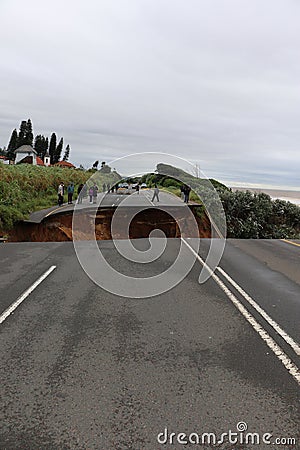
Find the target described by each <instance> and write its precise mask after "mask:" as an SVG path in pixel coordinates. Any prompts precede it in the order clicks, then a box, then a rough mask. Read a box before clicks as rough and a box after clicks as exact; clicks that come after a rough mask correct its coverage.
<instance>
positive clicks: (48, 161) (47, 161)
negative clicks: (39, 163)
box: [44, 152, 50, 167]
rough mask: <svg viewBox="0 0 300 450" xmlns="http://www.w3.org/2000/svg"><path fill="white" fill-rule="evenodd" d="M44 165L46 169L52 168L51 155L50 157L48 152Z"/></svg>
mask: <svg viewBox="0 0 300 450" xmlns="http://www.w3.org/2000/svg"><path fill="white" fill-rule="evenodd" d="M44 165H45V166H46V167H49V166H50V155H49V153H48V152H47V153H46V154H45V156H44Z"/></svg>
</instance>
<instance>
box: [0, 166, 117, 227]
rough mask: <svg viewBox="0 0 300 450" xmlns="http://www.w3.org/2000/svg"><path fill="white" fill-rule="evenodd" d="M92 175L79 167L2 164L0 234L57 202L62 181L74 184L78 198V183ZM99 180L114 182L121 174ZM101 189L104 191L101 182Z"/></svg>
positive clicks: (105, 175) (66, 183)
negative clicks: (33, 213)
mask: <svg viewBox="0 0 300 450" xmlns="http://www.w3.org/2000/svg"><path fill="white" fill-rule="evenodd" d="M98 173H99V172H98ZM92 174H93V172H91V171H83V170H79V169H77V170H74V169H65V168H60V167H39V166H32V165H28V164H20V165H3V164H1V163H0V233H1V234H6V233H7V232H9V230H11V229H12V228H13V226H14V224H15V223H16V222H18V221H20V220H24V219H26V218H28V216H29V214H30V213H31V212H33V211H38V210H40V209H44V208H49V207H51V206H54V205H56V204H57V188H58V185H59V183H60V182H61V181H63V182H64V185H65V186H67V185H68V184H69V183H71V182H73V183H74V185H75V195H74V198H76V197H77V195H76V193H77V187H78V185H79V184H80V183H85V182H86V181H87V180H88V179H89V178H90V177H91V175H92ZM99 179H100V180H101V182H105V183H109V182H110V183H111V184H112V183H114V182H115V181H117V179H118V175H117V174H115V173H111V174H103V175H101V177H100V178H99ZM97 181H98V180H97ZM99 184H100V183H99ZM99 190H100V191H101V190H102V186H101V185H99ZM65 201H66V195H65Z"/></svg>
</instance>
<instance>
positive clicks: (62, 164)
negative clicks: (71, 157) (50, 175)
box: [53, 161, 75, 169]
mask: <svg viewBox="0 0 300 450" xmlns="http://www.w3.org/2000/svg"><path fill="white" fill-rule="evenodd" d="M53 165H54V166H58V167H66V168H68V169H75V166H74V165H73V164H72V163H70V162H68V161H58V162H57V163H55V164H53Z"/></svg>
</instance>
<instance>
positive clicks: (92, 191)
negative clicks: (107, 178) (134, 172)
mask: <svg viewBox="0 0 300 450" xmlns="http://www.w3.org/2000/svg"><path fill="white" fill-rule="evenodd" d="M102 189H103V192H105V191H108V192H109V191H112V192H113V189H116V190H117V187H116V186H114V187H112V188H111V187H110V185H109V184H107V185H105V183H104V184H103V186H102ZM136 189H137V193H139V186H138V188H136ZM74 190H75V187H74V183H72V182H71V183H69V185H68V186H67V194H68V204H69V205H71V204H72V203H73V195H74ZM98 191H99V189H98V186H97V185H96V184H95V183H94V185H93V186H91V187H90V188H89V189H88V187H87V186H86V184H83V183H81V184H80V185H79V186H78V189H77V195H78V199H77V202H78V203H82V200H83V198H84V197H87V195H88V196H89V200H90V203H96V202H97V195H98ZM180 191H181V197H182V199H183V201H184V202H185V203H188V202H189V197H190V192H191V188H190V187H189V186H188V185H186V184H184V185H182V186H181V188H180ZM64 193H65V186H64V183H63V182H61V183H60V185H59V186H58V190H57V194H58V205H59V206H61V205H62V204H63V202H64ZM158 194H159V188H158V186H157V184H155V186H154V192H153V197H152V200H151V201H152V202H154V200H156V201H157V202H159V195H158Z"/></svg>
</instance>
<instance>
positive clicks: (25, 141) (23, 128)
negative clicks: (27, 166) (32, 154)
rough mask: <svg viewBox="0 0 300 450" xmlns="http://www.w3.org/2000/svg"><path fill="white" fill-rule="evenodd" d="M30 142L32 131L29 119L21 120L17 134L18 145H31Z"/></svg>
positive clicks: (31, 141) (31, 140)
mask: <svg viewBox="0 0 300 450" xmlns="http://www.w3.org/2000/svg"><path fill="white" fill-rule="evenodd" d="M32 144H33V132H32V123H31V120H30V119H28V120H27V121H26V120H22V122H21V124H20V130H19V135H18V147H21V145H32Z"/></svg>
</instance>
